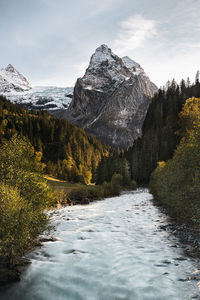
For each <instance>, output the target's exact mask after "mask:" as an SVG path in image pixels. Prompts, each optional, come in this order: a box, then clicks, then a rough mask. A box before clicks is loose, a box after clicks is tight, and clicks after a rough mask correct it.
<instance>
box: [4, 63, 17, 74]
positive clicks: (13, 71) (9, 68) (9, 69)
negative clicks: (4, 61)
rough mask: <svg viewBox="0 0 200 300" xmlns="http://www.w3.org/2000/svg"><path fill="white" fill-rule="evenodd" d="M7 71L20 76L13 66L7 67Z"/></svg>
mask: <svg viewBox="0 0 200 300" xmlns="http://www.w3.org/2000/svg"><path fill="white" fill-rule="evenodd" d="M5 70H6V71H7V72H12V73H18V74H19V72H18V71H17V70H16V69H15V68H14V67H13V65H11V64H9V65H7V67H6V68H5Z"/></svg>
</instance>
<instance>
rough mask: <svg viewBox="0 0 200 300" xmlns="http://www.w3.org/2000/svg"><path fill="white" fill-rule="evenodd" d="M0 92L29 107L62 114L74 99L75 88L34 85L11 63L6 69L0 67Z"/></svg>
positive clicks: (11, 99)
mask: <svg viewBox="0 0 200 300" xmlns="http://www.w3.org/2000/svg"><path fill="white" fill-rule="evenodd" d="M0 94H1V95H4V96H5V97H6V98H7V99H9V100H10V101H11V102H13V103H16V104H20V105H22V106H23V107H25V108H27V109H35V110H43V109H45V110H48V111H49V112H50V113H52V114H55V115H56V114H61V115H62V113H64V112H65V110H66V108H67V107H68V106H69V104H70V102H71V100H72V96H73V88H72V87H66V88H63V87H54V86H47V87H44V86H40V87H32V86H31V85H30V83H29V82H28V81H27V79H26V78H25V77H24V76H23V75H22V74H20V72H18V71H17V70H16V69H15V68H14V67H13V66H12V65H11V64H9V65H8V66H7V67H6V68H5V69H0Z"/></svg>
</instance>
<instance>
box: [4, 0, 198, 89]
mask: <svg viewBox="0 0 200 300" xmlns="http://www.w3.org/2000/svg"><path fill="white" fill-rule="evenodd" d="M199 12H200V0H100V1H97V0H73V1H72V0H0V68H3V67H6V66H7V65H8V64H9V63H11V64H12V65H13V66H14V67H16V69H18V70H19V71H20V72H21V73H22V74H23V75H24V76H25V77H26V78H27V79H28V81H29V82H30V83H31V84H32V85H55V86H73V85H74V84H75V82H76V79H77V78H78V77H81V76H83V75H84V71H85V69H86V67H87V66H88V64H89V60H90V57H91V55H92V54H93V53H94V51H95V49H96V48H97V47H98V46H100V45H101V44H106V45H108V46H109V47H110V48H111V49H112V50H113V52H114V53H115V54H117V55H119V56H120V57H123V56H126V55H127V56H129V57H130V58H132V59H133V60H135V61H136V62H138V63H139V64H140V65H141V66H142V67H143V68H144V70H145V72H146V73H147V75H148V76H149V77H150V79H151V81H153V82H154V83H155V84H156V85H157V86H158V87H160V86H163V85H165V84H166V82H167V81H168V80H172V79H173V78H175V80H176V81H177V82H180V80H181V79H182V78H185V79H186V78H187V77H190V79H191V81H194V78H195V73H196V71H197V70H198V69H200V17H199Z"/></svg>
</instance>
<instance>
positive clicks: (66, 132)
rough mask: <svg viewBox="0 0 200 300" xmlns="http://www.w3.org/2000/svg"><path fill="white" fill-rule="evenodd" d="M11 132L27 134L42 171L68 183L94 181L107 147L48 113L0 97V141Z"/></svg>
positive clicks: (107, 151)
mask: <svg viewBox="0 0 200 300" xmlns="http://www.w3.org/2000/svg"><path fill="white" fill-rule="evenodd" d="M14 134H18V135H20V136H24V137H27V138H28V139H29V141H30V142H31V144H32V145H33V146H34V148H35V150H36V151H37V152H39V153H40V155H41V159H42V162H43V163H44V164H45V170H44V171H45V172H46V173H48V174H51V175H54V176H57V177H58V178H61V179H65V180H69V181H72V182H82V183H90V182H91V181H94V180H95V179H94V177H95V173H96V168H97V166H98V163H99V162H100V160H101V157H104V156H108V155H109V151H110V147H108V146H103V145H102V144H101V143H100V142H99V141H98V140H96V139H95V138H93V137H92V136H90V135H89V134H87V133H86V132H85V131H84V130H83V129H80V128H78V127H76V126H74V125H72V124H70V123H69V122H68V121H67V120H66V119H61V120H60V119H54V118H52V117H51V116H50V115H49V113H48V112H46V111H41V112H35V111H27V110H25V109H23V108H21V107H20V106H18V105H15V104H12V103H11V102H10V101H8V100H6V99H5V98H4V97H3V96H0V141H1V142H2V141H3V140H5V139H6V140H9V139H10V137H11V136H12V135H14Z"/></svg>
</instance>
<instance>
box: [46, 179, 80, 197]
mask: <svg viewBox="0 0 200 300" xmlns="http://www.w3.org/2000/svg"><path fill="white" fill-rule="evenodd" d="M44 178H45V179H46V180H47V182H48V184H49V185H50V186H51V187H52V188H53V189H57V190H61V189H62V190H64V192H65V193H67V194H68V193H70V192H71V191H73V190H77V189H79V188H81V187H84V185H83V184H82V183H72V182H69V181H65V180H61V179H58V178H55V177H52V176H49V175H44Z"/></svg>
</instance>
